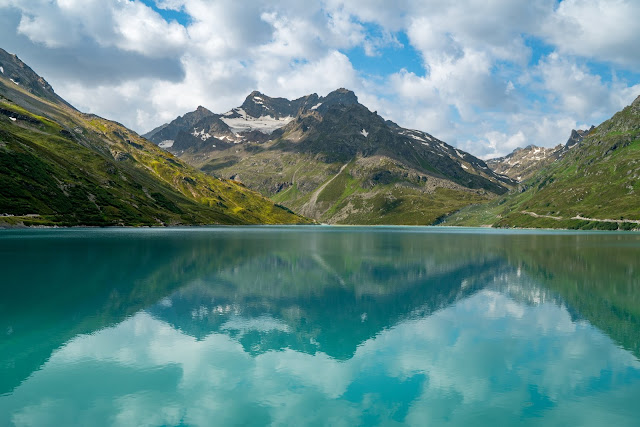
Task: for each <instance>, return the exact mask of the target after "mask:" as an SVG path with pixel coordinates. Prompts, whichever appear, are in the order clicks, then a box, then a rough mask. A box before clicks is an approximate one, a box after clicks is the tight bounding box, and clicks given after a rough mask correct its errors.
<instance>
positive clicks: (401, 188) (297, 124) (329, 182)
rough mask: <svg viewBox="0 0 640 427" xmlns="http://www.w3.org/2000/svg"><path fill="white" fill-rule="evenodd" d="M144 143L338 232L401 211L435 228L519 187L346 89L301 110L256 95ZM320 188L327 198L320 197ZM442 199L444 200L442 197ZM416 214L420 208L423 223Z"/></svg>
mask: <svg viewBox="0 0 640 427" xmlns="http://www.w3.org/2000/svg"><path fill="white" fill-rule="evenodd" d="M295 110H297V111H296V113H295V116H293V115H292V114H293V112H294V111H295ZM187 114H191V113H187ZM187 114H185V116H186V115H187ZM185 116H181V117H185ZM176 120H177V121H174V122H171V123H168V124H165V125H163V126H165V127H164V128H163V129H167V127H172V128H173V129H174V131H175V129H177V127H178V126H179V125H180V120H181V118H178V119H176ZM174 125H176V126H174ZM145 136H146V137H147V138H150V140H151V141H152V142H154V143H156V144H159V145H160V144H162V146H163V148H165V149H167V150H168V151H170V152H172V153H174V154H175V155H177V156H179V157H181V158H183V159H184V160H185V161H187V162H189V163H190V164H192V165H193V166H196V167H198V168H200V169H201V170H203V171H205V172H207V173H210V174H213V175H215V176H221V177H225V178H231V177H233V178H234V179H236V180H241V181H242V182H244V183H245V184H246V185H247V186H249V187H250V188H253V189H255V190H257V191H259V192H260V193H262V194H263V195H265V196H268V197H270V198H272V199H273V200H275V201H277V202H278V203H281V204H284V205H285V206H287V207H289V208H291V209H293V210H296V211H299V212H308V214H310V215H311V216H312V217H314V218H315V219H316V220H320V221H324V222H330V223H332V222H340V223H371V222H372V221H373V222H374V223H378V221H382V222H381V223H387V222H386V221H392V217H393V216H394V214H397V213H398V209H397V208H398V207H400V205H403V206H402V209H400V210H404V211H403V213H402V215H401V216H402V219H401V221H403V222H402V223H413V224H429V223H430V222H432V221H434V220H435V219H436V218H437V217H439V216H441V215H443V214H445V213H447V211H449V210H450V209H453V208H454V207H452V206H460V205H464V204H467V203H469V202H470V201H478V200H480V199H489V198H491V197H493V195H495V194H503V193H504V192H506V191H507V190H508V188H510V187H511V186H513V185H515V181H513V180H511V179H510V178H508V177H505V176H502V175H499V174H495V173H494V172H493V171H491V170H490V169H489V167H488V166H487V165H486V164H485V163H484V162H483V161H482V160H480V159H478V158H476V157H475V156H472V155H471V154H469V153H466V152H463V151H462V150H459V149H456V148H455V147H452V146H450V145H448V144H446V143H445V142H443V141H441V140H438V139H437V138H435V137H433V136H432V135H430V134H428V133H426V132H421V131H417V130H412V129H405V128H402V127H400V126H398V125H397V124H395V123H393V122H391V121H388V120H385V119H384V118H382V117H380V116H379V115H378V114H377V112H371V111H370V110H369V109H368V108H367V107H365V106H364V105H362V104H360V103H359V101H358V98H357V96H356V95H355V93H354V92H353V91H350V90H348V89H345V88H340V89H337V90H335V91H332V92H330V93H329V94H327V95H326V96H324V97H321V96H318V95H317V94H315V93H314V94H310V95H306V96H304V97H300V98H297V99H295V100H293V101H289V100H287V99H285V98H271V97H268V96H267V95H264V94H262V93H260V92H257V91H254V92H252V93H251V94H249V95H248V96H247V97H246V98H245V101H244V102H243V104H242V105H241V106H240V107H236V108H234V109H232V110H230V111H228V112H226V113H223V114H213V115H209V116H207V117H204V118H203V119H202V120H200V121H199V122H198V123H196V124H195V125H193V126H192V127H191V128H190V129H189V130H184V129H181V130H180V131H179V132H175V139H174V140H171V141H166V140H162V138H161V137H159V136H158V134H157V133H156V132H154V131H151V132H149V133H147V134H145ZM345 165H350V166H345ZM336 174H339V175H340V174H341V175H342V176H341V177H340V178H339V179H336ZM427 182H428V184H427ZM320 187H322V189H323V191H321V192H322V193H324V194H323V197H314V193H315V192H316V191H317V190H318V189H319V188H320ZM383 187H384V189H383ZM380 190H383V192H384V196H383V195H381V194H380V193H381V191H380ZM445 190H446V191H445ZM443 191H444V192H443ZM436 192H439V193H441V194H440V195H441V196H442V197H434V193H436ZM447 192H448V193H449V194H447V195H446V196H443V194H444V193H447ZM454 193H455V194H456V195H458V196H460V197H459V198H458V199H459V200H453V199H454V198H455V197H453V196H454ZM465 193H466V194H465ZM312 199H313V201H312ZM356 199H357V200H356ZM371 199H376V200H375V202H370V201H368V200H371ZM445 199H447V200H445ZM436 200H437V202H436ZM318 202H319V203H318ZM433 202H436V203H433ZM311 205H313V209H310V207H311ZM411 205H414V206H417V205H420V207H419V208H417V209H416V210H415V211H416V215H415V218H412V214H411V212H410V209H411V208H410V206H411ZM427 205H432V207H433V206H434V205H438V207H437V208H433V209H431V208H428V207H427ZM425 209H426V210H430V212H429V213H428V214H427V213H426V212H425ZM356 211H357V212H356ZM367 211H368V213H367ZM376 211H377V212H376ZM391 211H395V212H391ZM374 212H376V213H374ZM395 220H399V219H398V218H397V217H396V219H395Z"/></svg>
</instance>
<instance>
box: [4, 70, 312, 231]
mask: <svg viewBox="0 0 640 427" xmlns="http://www.w3.org/2000/svg"><path fill="white" fill-rule="evenodd" d="M16 60H17V58H16ZM18 61H19V60H18ZM28 71H29V72H30V69H29V70H28ZM31 73H32V72H31ZM28 77H29V75H28V74H26V76H25V77H24V78H23V79H22V81H26V80H27V78H28ZM50 98H53V97H50ZM301 222H309V220H307V219H305V218H303V217H301V216H299V215H296V214H294V213H292V212H291V211H289V210H288V209H286V208H283V207H280V206H278V205H274V203H273V202H272V201H270V200H268V199H266V198H264V197H263V196H261V195H259V194H258V193H256V192H254V191H252V190H249V189H247V188H245V187H244V186H242V185H239V184H238V183H236V182H233V181H228V180H220V179H216V178H214V177H211V176H209V175H206V174H205V173H202V172H200V171H198V170H196V169H194V168H192V167H191V166H189V165H187V164H186V163H184V162H183V161H181V160H179V159H178V158H176V157H174V156H173V155H171V154H169V153H167V152H165V151H163V150H161V149H159V148H158V147H156V146H155V145H154V144H152V143H149V142H148V141H147V140H145V139H144V138H141V137H140V136H138V135H137V134H136V133H135V132H133V131H131V130H129V129H127V128H125V127H124V126H122V125H120V124H118V123H115V122H111V121H109V120H105V119H102V118H100V117H97V116H94V115H87V114H82V113H79V112H78V111H76V110H75V109H73V108H71V107H70V106H68V105H67V104H65V103H63V102H57V101H56V100H55V99H53V100H49V99H44V98H41V97H39V96H36V95H35V94H33V93H31V91H29V90H28V85H18V84H16V83H14V82H11V81H10V80H9V79H6V78H0V223H4V224H8V225H20V224H24V225H66V226H70V225H99V226H106V225H134V226H138V225H148V226H151V225H177V224H250V223H265V224H274V223H301Z"/></svg>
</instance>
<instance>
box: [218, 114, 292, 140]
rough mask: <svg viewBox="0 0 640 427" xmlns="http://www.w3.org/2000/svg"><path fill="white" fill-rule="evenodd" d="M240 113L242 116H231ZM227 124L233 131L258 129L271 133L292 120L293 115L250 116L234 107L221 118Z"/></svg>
mask: <svg viewBox="0 0 640 427" xmlns="http://www.w3.org/2000/svg"><path fill="white" fill-rule="evenodd" d="M234 115H239V116H240V117H230V116H234ZM220 120H222V121H223V122H224V123H225V124H226V125H227V126H229V127H230V128H231V131H232V132H233V133H236V134H238V133H241V132H249V131H252V130H257V131H260V132H262V133H265V134H271V133H273V131H275V130H276V129H280V128H281V127H283V126H285V125H286V124H287V123H289V122H290V121H291V120H293V117H292V116H287V117H280V118H275V117H273V116H260V117H253V116H250V115H248V114H247V113H246V111H244V110H243V109H242V108H234V109H233V110H232V111H230V112H229V113H225V114H223V117H221V118H220Z"/></svg>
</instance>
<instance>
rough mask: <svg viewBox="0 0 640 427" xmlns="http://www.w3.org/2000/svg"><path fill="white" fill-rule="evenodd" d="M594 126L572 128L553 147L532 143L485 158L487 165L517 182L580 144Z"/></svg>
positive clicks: (527, 177)
mask: <svg viewBox="0 0 640 427" xmlns="http://www.w3.org/2000/svg"><path fill="white" fill-rule="evenodd" d="M594 128H595V126H591V128H590V129H588V130H580V129H579V130H576V129H573V130H572V131H571V135H570V136H569V139H568V140H567V142H566V143H565V144H558V145H556V146H555V147H539V146H537V145H533V144H531V145H527V146H526V147H524V148H520V147H518V148H516V149H515V150H513V151H512V152H511V153H509V154H507V155H506V156H503V157H497V158H493V159H489V160H487V165H488V166H489V167H490V168H491V169H492V170H493V171H494V172H496V173H499V174H502V175H506V176H508V177H510V178H512V179H515V180H516V181H518V182H522V181H526V180H527V179H529V178H531V177H532V176H533V175H534V174H535V173H536V172H538V171H539V170H540V169H542V168H543V167H545V166H547V165H549V164H550V163H552V162H554V161H556V160H558V159H560V158H561V157H562V156H564V155H565V154H566V153H567V152H568V151H569V150H570V149H572V148H574V147H576V146H577V145H578V144H580V143H581V142H582V140H583V139H584V137H585V136H587V135H588V134H589V132H591V131H592V130H593V129H594Z"/></svg>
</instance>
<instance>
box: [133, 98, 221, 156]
mask: <svg viewBox="0 0 640 427" xmlns="http://www.w3.org/2000/svg"><path fill="white" fill-rule="evenodd" d="M211 116H215V114H213V113H212V112H211V111H209V110H207V109H206V108H204V107H202V106H199V107H198V108H197V109H196V110H195V111H192V112H190V113H187V114H185V115H184V116H180V117H176V119H175V120H173V121H172V122H171V123H167V124H164V125H162V126H160V127H158V128H156V129H154V130H152V131H151V132H149V133H147V134H146V135H144V137H145V138H147V139H148V140H149V141H151V142H154V143H156V144H157V145H160V144H162V143H165V145H164V146H163V147H162V148H168V147H171V146H172V145H173V142H174V141H175V139H176V137H177V136H178V134H179V133H180V132H184V131H186V132H187V133H188V131H189V130H190V129H191V128H193V127H194V126H195V125H196V123H198V122H199V121H201V120H202V119H205V118H207V117H211ZM166 141H171V143H170V144H171V145H168V146H167V145H166V144H167V142H166Z"/></svg>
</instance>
